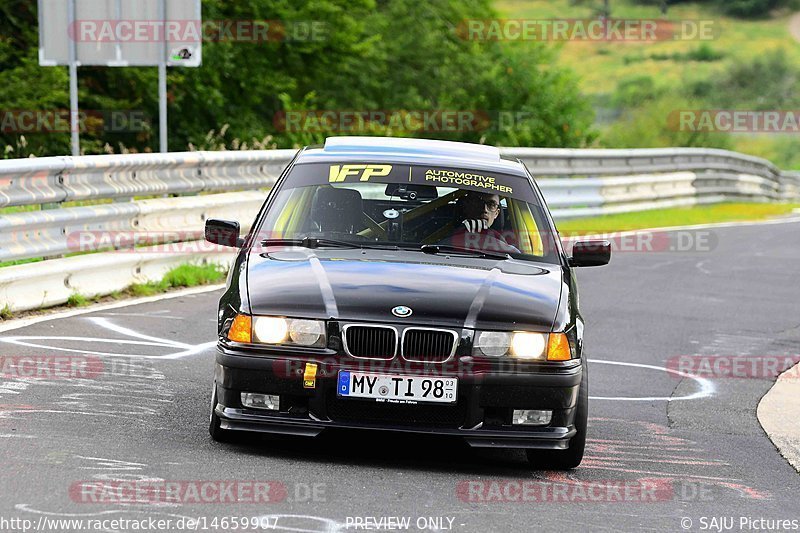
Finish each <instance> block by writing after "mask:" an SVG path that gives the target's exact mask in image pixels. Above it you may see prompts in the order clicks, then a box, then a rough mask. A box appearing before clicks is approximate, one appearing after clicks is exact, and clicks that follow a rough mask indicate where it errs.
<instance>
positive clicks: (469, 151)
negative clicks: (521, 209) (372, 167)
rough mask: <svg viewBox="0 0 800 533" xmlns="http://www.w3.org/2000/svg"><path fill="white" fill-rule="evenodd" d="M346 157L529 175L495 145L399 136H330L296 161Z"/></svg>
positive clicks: (303, 153) (304, 150)
mask: <svg viewBox="0 0 800 533" xmlns="http://www.w3.org/2000/svg"><path fill="white" fill-rule="evenodd" d="M342 161H362V162H373V161H379V162H394V163H409V164H422V165H438V166H445V167H455V168H465V169H480V170H491V171H496V172H504V173H508V174H513V175H517V176H523V177H526V176H527V174H526V173H525V168H524V167H523V165H522V163H520V162H519V161H518V160H516V159H512V158H507V157H504V156H503V155H501V153H500V150H499V149H498V148H495V147H494V146H486V145H483V144H472V143H462V142H454V141H439V140H432V139H405V138H399V137H328V138H327V139H326V140H325V144H324V145H323V146H319V145H318V146H308V147H306V148H304V149H303V151H302V152H301V153H300V155H299V157H298V159H297V161H296V163H297V164H302V163H315V162H316V163H327V162H342Z"/></svg>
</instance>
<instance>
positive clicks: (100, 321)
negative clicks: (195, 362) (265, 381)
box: [0, 317, 217, 359]
mask: <svg viewBox="0 0 800 533" xmlns="http://www.w3.org/2000/svg"><path fill="white" fill-rule="evenodd" d="M87 320H89V321H90V322H92V323H93V324H95V325H97V326H100V327H102V328H105V329H107V330H110V331H113V332H115V333H120V334H122V335H125V336H126V337H132V338H134V339H141V340H130V339H115V338H95V337H68V336H38V335H33V336H30V335H26V336H23V335H19V336H9V337H4V338H0V342H6V343H9V344H16V345H18V346H27V347H30V348H39V349H43V350H54V351H61V352H71V353H79V354H82V355H100V356H107V357H130V358H146V359H181V358H183V357H188V356H190V355H194V354H197V353H200V352H202V351H204V350H207V349H208V348H210V347H213V346H215V345H216V344H217V341H209V342H204V343H202V344H187V343H184V342H179V341H176V340H172V339H164V338H161V337H154V336H151V335H145V334H144V333H139V332H138V331H135V330H132V329H130V328H126V327H124V326H120V325H118V324H114V323H113V322H111V321H110V320H109V319H108V318H105V317H87ZM31 341H73V342H81V343H100V344H102V343H105V344H115V345H120V344H126V345H133V346H156V347H163V348H170V349H175V348H179V349H180V351H177V352H173V353H168V354H165V355H147V354H130V353H116V352H105V351H95V350H86V349H74V348H66V347H61V346H50V345H48V344H38V343H36V342H31Z"/></svg>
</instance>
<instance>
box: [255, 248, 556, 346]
mask: <svg viewBox="0 0 800 533" xmlns="http://www.w3.org/2000/svg"><path fill="white" fill-rule="evenodd" d="M562 283H563V281H562V271H561V267H560V266H559V265H547V264H541V263H531V262H529V261H519V260H513V259H510V260H490V259H482V258H471V257H458V256H448V257H446V256H443V255H428V254H423V253H421V252H412V251H382V250H360V249H358V250H335V251H332V250H307V249H301V248H292V249H276V250H274V251H273V250H271V251H269V252H268V253H262V254H257V253H252V254H251V255H250V257H249V261H248V267H247V285H248V293H249V301H250V308H251V312H252V313H253V314H257V315H279V316H289V317H306V318H319V319H339V320H345V321H366V322H394V323H398V322H400V323H404V324H417V325H438V326H450V327H459V328H460V327H466V328H477V329H506V330H507V329H526V330H531V331H550V328H551V327H552V325H553V321H554V319H555V315H556V311H557V308H558V304H559V298H560V297H561V293H562ZM401 305H402V306H407V307H410V308H411V309H412V314H411V315H410V316H408V317H406V318H398V317H396V316H394V315H393V314H392V309H393V308H394V307H396V306H401Z"/></svg>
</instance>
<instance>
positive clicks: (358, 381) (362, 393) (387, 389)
mask: <svg viewBox="0 0 800 533" xmlns="http://www.w3.org/2000/svg"><path fill="white" fill-rule="evenodd" d="M457 391H458V379H457V378H433V377H423V376H396V375H386V374H364V373H361V372H350V371H347V370H341V371H339V381H338V386H337V393H338V394H339V396H343V397H347V398H371V399H374V400H375V401H378V402H387V403H418V402H431V403H456V399H457V397H456V395H457Z"/></svg>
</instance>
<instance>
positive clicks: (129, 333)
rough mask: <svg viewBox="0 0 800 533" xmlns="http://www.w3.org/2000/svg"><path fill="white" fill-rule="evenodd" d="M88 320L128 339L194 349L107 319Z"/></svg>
mask: <svg viewBox="0 0 800 533" xmlns="http://www.w3.org/2000/svg"><path fill="white" fill-rule="evenodd" d="M87 320H89V321H90V322H93V323H94V324H96V325H98V326H101V327H104V328H106V329H109V330H111V331H114V332H116V333H121V334H123V335H126V336H128V337H133V338H136V339H143V340H146V341H153V342H158V343H161V344H162V345H167V346H174V347H176V348H184V349H189V348H194V346H193V345H191V344H186V343H183V342H178V341H174V340H172V339H162V338H161V337H152V336H150V335H145V334H144V333H139V332H138V331H134V330H132V329H130V328H126V327H125V326H119V325H117V324H114V323H112V322H111V321H110V320H108V319H107V318H103V317H98V316H90V317H88V318H87Z"/></svg>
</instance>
